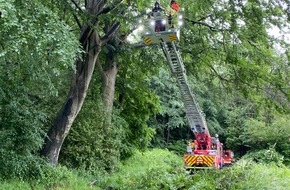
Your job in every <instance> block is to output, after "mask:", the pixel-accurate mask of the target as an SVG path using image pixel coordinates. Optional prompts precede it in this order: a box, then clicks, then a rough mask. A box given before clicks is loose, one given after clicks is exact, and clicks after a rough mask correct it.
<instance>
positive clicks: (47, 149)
mask: <svg viewBox="0 0 290 190" xmlns="http://www.w3.org/2000/svg"><path fill="white" fill-rule="evenodd" d="M88 35H90V36H88V38H87V43H85V44H86V47H84V49H85V50H87V51H86V52H87V53H84V54H83V60H82V59H78V60H77V61H76V72H75V73H74V76H73V79H72V83H71V86H70V91H69V95H68V97H67V99H66V102H65V104H64V106H63V108H62V109H61V111H60V112H59V113H58V116H57V118H56V120H55V121H54V123H53V125H52V126H51V128H50V130H49V132H48V134H47V138H46V140H45V145H44V147H43V149H42V151H41V155H43V156H46V157H48V159H49V162H50V163H51V164H52V165H57V162H58V156H59V152H60V149H61V146H62V144H63V141H64V139H65V137H66V136H67V134H68V132H69V130H70V128H71V125H72V123H73V121H74V120H75V118H76V116H77V115H78V113H79V111H80V109H81V107H82V105H83V102H84V99H85V97H86V95H87V90H88V87H89V84H90V81H91V78H92V74H93V70H94V67H95V63H96V59H97V57H98V54H99V52H100V46H99V45H98V44H96V41H97V33H96V32H93V33H91V34H88Z"/></svg>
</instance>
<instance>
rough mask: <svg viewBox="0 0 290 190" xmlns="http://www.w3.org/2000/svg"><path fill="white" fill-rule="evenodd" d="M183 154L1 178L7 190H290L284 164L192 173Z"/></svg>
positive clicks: (159, 153)
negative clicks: (107, 169)
mask: <svg viewBox="0 0 290 190" xmlns="http://www.w3.org/2000/svg"><path fill="white" fill-rule="evenodd" d="M182 166H183V163H182V157H180V156H177V155H175V154H173V153H171V152H169V151H167V150H160V149H154V150H151V151H147V152H143V153H142V152H136V153H135V155H134V156H133V157H131V158H130V159H128V160H126V161H125V162H124V163H122V164H121V165H120V167H119V169H118V170H117V171H115V172H113V173H106V174H105V173H103V172H100V173H99V174H95V175H90V174H88V173H87V172H85V171H72V170H68V169H67V168H64V167H58V168H56V169H55V171H54V172H55V173H54V174H47V175H45V176H44V178H43V179H40V180H37V181H36V180H33V181H17V180H13V181H12V180H10V181H0V189H1V190H2V189H3V190H4V189H5V190H6V189H9V190H10V189H11V190H14V189H15V190H16V189H17V190H18V189H21V190H22V189H23V190H26V189H27V190H29V189H36V190H38V189H46V190H74V189H75V190H86V189H88V190H89V189H90V190H91V189H93V190H100V189H106V190H109V189H110V190H115V189H116V190H123V189H124V190H125V189H126V190H131V189H132V190H133V189H134V190H135V189H152V190H155V189H156V190H158V189H165V190H166V189H168V190H169V189H170V190H171V189H172V190H175V189H189V190H199V189H201V190H203V189H206V190H239V189H241V190H250V189H255V190H289V187H290V169H289V168H287V167H285V166H277V165H271V164H270V165H265V164H257V163H254V162H252V161H248V160H240V161H238V162H237V163H236V164H235V165H234V166H232V167H229V168H225V169H222V170H205V171H199V172H196V173H195V174H193V175H190V174H188V173H186V172H185V171H184V170H183V168H182Z"/></svg>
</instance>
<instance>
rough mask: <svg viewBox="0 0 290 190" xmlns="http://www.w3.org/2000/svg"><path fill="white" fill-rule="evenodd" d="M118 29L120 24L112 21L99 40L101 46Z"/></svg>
mask: <svg viewBox="0 0 290 190" xmlns="http://www.w3.org/2000/svg"><path fill="white" fill-rule="evenodd" d="M119 27H120V23H119V22H118V21H114V23H113V24H112V25H111V27H110V28H109V30H108V32H107V33H106V34H105V35H104V36H103V37H102V38H101V45H102V44H105V43H107V42H108V41H109V39H110V38H111V36H112V35H113V34H114V33H115V32H116V31H117V30H118V29H119Z"/></svg>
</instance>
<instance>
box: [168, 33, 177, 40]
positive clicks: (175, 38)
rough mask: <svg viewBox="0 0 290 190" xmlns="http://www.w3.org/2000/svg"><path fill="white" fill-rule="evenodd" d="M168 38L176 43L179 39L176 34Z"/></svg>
mask: <svg viewBox="0 0 290 190" xmlns="http://www.w3.org/2000/svg"><path fill="white" fill-rule="evenodd" d="M168 37H169V40H170V41H176V40H177V37H176V35H174V34H170V35H169V36H168Z"/></svg>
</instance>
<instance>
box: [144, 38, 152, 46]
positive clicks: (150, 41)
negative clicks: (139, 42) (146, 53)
mask: <svg viewBox="0 0 290 190" xmlns="http://www.w3.org/2000/svg"><path fill="white" fill-rule="evenodd" d="M143 39H144V41H145V43H146V44H147V45H150V44H151V43H152V40H151V38H149V37H146V36H145V37H144V38H143Z"/></svg>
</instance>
